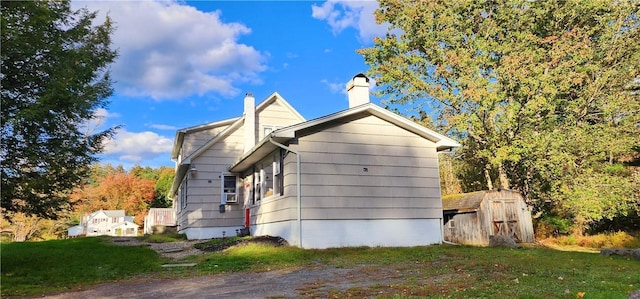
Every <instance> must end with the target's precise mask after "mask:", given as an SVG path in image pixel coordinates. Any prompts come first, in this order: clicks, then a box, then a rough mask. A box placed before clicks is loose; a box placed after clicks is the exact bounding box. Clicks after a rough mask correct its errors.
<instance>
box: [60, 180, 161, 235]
mask: <svg viewBox="0 0 640 299" xmlns="http://www.w3.org/2000/svg"><path fill="white" fill-rule="evenodd" d="M154 194H155V182H154V181H151V180H147V179H143V178H140V177H137V176H135V175H134V174H131V173H124V172H114V173H109V174H107V175H106V176H104V177H100V178H98V181H97V182H95V183H94V184H90V185H86V186H85V187H84V188H83V189H78V190H76V191H75V192H74V194H73V196H72V200H73V202H74V204H75V207H76V208H75V212H76V214H77V215H78V216H79V217H81V216H82V215H85V214H89V213H92V212H95V211H97V210H100V209H103V210H124V211H125V213H126V214H127V215H133V216H134V222H135V223H136V224H138V225H141V224H142V222H143V220H144V216H145V214H146V212H147V211H148V210H149V205H150V203H151V202H152V201H153V199H154Z"/></svg>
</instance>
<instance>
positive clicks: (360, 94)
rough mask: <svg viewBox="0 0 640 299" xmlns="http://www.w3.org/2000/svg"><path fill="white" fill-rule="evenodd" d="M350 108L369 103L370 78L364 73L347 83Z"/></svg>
mask: <svg viewBox="0 0 640 299" xmlns="http://www.w3.org/2000/svg"><path fill="white" fill-rule="evenodd" d="M347 95H348V96H349V108H353V107H355V106H360V105H362V104H366V103H369V78H367V76H365V75H364V74H362V73H360V74H357V75H355V76H354V77H353V79H351V81H349V83H347Z"/></svg>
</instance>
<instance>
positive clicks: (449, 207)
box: [442, 190, 523, 213]
mask: <svg viewBox="0 0 640 299" xmlns="http://www.w3.org/2000/svg"><path fill="white" fill-rule="evenodd" d="M485 199H505V200H506V199H520V200H522V199H523V198H522V195H521V194H520V193H519V192H518V191H513V190H484V191H476V192H471V193H462V194H451V195H447V196H443V197H442V210H443V211H456V212H461V213H466V212H473V211H476V210H478V209H479V208H480V204H481V203H482V201H483V200H485Z"/></svg>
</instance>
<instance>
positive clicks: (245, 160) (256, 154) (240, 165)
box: [229, 134, 291, 173]
mask: <svg viewBox="0 0 640 299" xmlns="http://www.w3.org/2000/svg"><path fill="white" fill-rule="evenodd" d="M269 139H272V140H273V141H275V142H278V143H283V142H286V141H288V140H290V139H291V138H290V137H282V136H274V134H270V135H268V136H266V137H265V138H263V139H262V140H261V141H260V142H259V143H258V144H256V145H255V146H254V147H253V148H251V149H250V150H249V151H248V152H246V153H245V154H243V155H242V156H241V157H240V158H239V159H238V160H237V161H236V162H234V163H233V164H231V166H229V172H233V173H239V172H242V171H245V170H247V169H248V168H249V167H251V166H252V165H253V164H255V163H257V162H258V161H260V160H262V159H263V158H264V157H265V156H266V155H267V154H269V153H271V152H273V151H274V150H276V149H277V148H278V146H277V145H275V144H273V143H271V142H270V141H269Z"/></svg>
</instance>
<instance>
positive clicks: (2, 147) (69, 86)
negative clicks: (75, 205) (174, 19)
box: [0, 1, 116, 218]
mask: <svg viewBox="0 0 640 299" xmlns="http://www.w3.org/2000/svg"><path fill="white" fill-rule="evenodd" d="M1 12H2V20H1V35H2V41H1V42H2V51H1V54H0V56H1V57H2V68H1V73H0V79H1V80H2V90H1V99H2V115H1V117H2V120H1V121H2V128H1V132H0V133H1V137H2V140H1V142H0V159H1V160H2V186H1V187H2V199H1V206H2V209H3V211H4V213H13V212H23V213H25V214H28V215H37V216H40V217H44V218H55V217H56V216H57V214H58V212H59V211H60V210H62V209H66V208H67V205H68V198H69V197H68V195H69V192H70V190H71V189H72V187H74V186H76V185H77V184H79V183H80V182H81V179H82V178H84V177H86V175H87V173H88V166H89V165H90V164H91V163H92V162H94V161H95V160H96V158H95V155H94V154H96V153H98V152H100V150H101V142H102V141H103V139H104V138H105V137H107V136H109V135H110V134H111V133H112V131H111V130H107V131H103V132H86V130H84V129H82V128H83V124H86V122H87V121H88V120H90V119H91V117H92V115H93V112H94V111H95V110H96V109H97V108H103V107H105V106H106V104H107V100H106V99H107V97H109V96H110V95H111V94H112V87H111V84H112V82H111V80H110V77H109V72H108V66H109V64H110V63H111V62H113V60H114V59H115V57H116V52H115V51H114V50H112V49H111V48H110V46H111V40H110V35H111V33H112V30H113V27H112V24H111V21H110V20H109V19H108V18H107V20H106V21H105V22H104V23H103V24H101V25H93V22H94V20H95V17H96V13H95V12H89V11H87V10H86V9H81V10H78V11H72V10H71V8H70V4H69V1H2V2H1Z"/></svg>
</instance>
